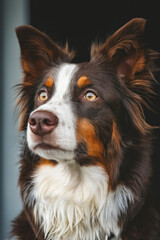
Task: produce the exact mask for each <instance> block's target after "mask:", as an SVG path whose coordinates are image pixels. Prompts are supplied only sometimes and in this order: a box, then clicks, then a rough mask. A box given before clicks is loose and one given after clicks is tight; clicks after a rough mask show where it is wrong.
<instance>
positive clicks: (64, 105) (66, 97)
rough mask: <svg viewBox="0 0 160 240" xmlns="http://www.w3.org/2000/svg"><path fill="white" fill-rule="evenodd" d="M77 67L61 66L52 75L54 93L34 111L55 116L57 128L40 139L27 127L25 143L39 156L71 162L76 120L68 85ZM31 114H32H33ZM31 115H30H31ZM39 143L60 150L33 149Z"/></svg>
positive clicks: (74, 143) (74, 145) (73, 65)
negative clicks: (45, 112) (47, 112)
mask: <svg viewBox="0 0 160 240" xmlns="http://www.w3.org/2000/svg"><path fill="white" fill-rule="evenodd" d="M77 69H78V67H77V65H75V64H63V65H61V66H60V67H59V68H57V69H56V71H55V73H54V83H55V91H54V93H53V96H52V97H51V99H50V100H49V101H48V102H47V103H45V104H43V105H41V106H40V107H38V108H37V109H35V110H34V111H33V112H35V111H39V110H44V111H49V112H52V113H53V114H55V115H56V116H57V117H58V119H59V121H58V125H57V127H56V128H55V129H54V130H53V131H52V132H51V133H50V134H46V135H44V136H43V138H40V137H38V136H36V135H34V134H33V133H32V132H31V130H30V127H29V125H28V128H27V142H28V146H29V148H30V149H31V150H32V151H33V152H35V153H37V154H38V155H39V156H41V157H44V158H47V159H55V160H72V159H73V158H74V150H75V148H76V118H75V116H74V113H73V110H72V105H71V101H70V84H71V80H72V79H73V76H74V73H75V72H76V71H77ZM33 112H32V113H33ZM32 113H31V114H32ZM41 141H43V143H47V144H50V145H52V146H53V147H57V146H58V147H59V148H60V149H49V150H44V149H41V148H35V147H36V146H37V144H39V143H40V142H41Z"/></svg>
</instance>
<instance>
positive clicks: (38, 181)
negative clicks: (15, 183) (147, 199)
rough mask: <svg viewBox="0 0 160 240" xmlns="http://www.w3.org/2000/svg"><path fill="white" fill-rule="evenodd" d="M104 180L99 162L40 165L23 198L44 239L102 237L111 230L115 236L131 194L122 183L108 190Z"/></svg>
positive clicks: (94, 239)
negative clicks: (41, 229)
mask: <svg viewBox="0 0 160 240" xmlns="http://www.w3.org/2000/svg"><path fill="white" fill-rule="evenodd" d="M107 183H108V178H107V175H106V172H105V171H104V169H103V168H102V167H100V166H83V167H81V166H80V165H78V164H77V163H76V162H75V163H60V164H58V165H56V166H51V165H41V166H40V167H39V168H38V169H37V170H36V172H35V174H34V175H33V186H34V187H33V189H32V191H31V192H30V194H29V195H28V196H27V198H26V201H27V203H28V204H29V205H32V207H33V208H34V218H35V221H36V222H39V224H40V225H41V227H42V228H43V230H44V233H45V238H46V239H47V240H52V239H56V240H62V239H65V240H75V239H76V240H82V239H83V240H102V239H103V240H104V239H108V236H110V233H111V232H112V233H114V234H115V236H116V239H117V240H118V239H119V236H120V233H121V229H120V228H119V226H118V217H119V215H120V214H121V213H125V212H126V211H127V208H128V203H129V202H132V201H133V199H134V198H133V194H132V193H131V191H130V190H129V189H127V187H125V186H122V185H120V186H118V187H117V189H116V190H115V191H114V192H109V191H108V184H107ZM34 202H35V204H34Z"/></svg>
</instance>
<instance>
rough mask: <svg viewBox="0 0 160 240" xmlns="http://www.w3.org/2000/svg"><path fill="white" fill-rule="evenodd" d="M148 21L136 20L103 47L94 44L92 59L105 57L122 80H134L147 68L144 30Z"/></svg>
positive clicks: (115, 34) (110, 38) (111, 37)
mask: <svg viewBox="0 0 160 240" xmlns="http://www.w3.org/2000/svg"><path fill="white" fill-rule="evenodd" d="M145 23H146V21H145V20H144V19H142V18H134V19H132V20H131V21H129V22H128V23H126V24H125V25H124V26H123V27H121V28H120V29H119V30H117V31H116V32H115V33H114V34H113V35H111V36H110V37H109V38H108V39H107V40H106V42H105V43H104V44H103V45H101V46H96V45H94V44H93V46H92V48H91V58H92V59H94V58H97V57H103V59H104V60H105V61H107V63H108V64H111V66H112V67H113V66H114V67H115V68H116V70H117V74H118V76H119V77H120V78H122V79H125V80H128V79H132V78H133V77H134V75H135V74H136V73H137V72H141V71H143V69H144V67H145V62H146V59H145V53H144V51H145V45H144V30H145Z"/></svg>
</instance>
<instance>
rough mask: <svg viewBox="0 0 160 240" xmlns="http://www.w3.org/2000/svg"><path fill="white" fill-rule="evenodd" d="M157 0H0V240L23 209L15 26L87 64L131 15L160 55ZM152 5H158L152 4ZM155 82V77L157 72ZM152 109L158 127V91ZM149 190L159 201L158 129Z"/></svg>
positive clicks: (150, 115)
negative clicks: (27, 27)
mask: <svg viewBox="0 0 160 240" xmlns="http://www.w3.org/2000/svg"><path fill="white" fill-rule="evenodd" d="M157 2H158V1H154V0H152V1H137V0H134V1H123V0H122V1H119V0H117V1H114V0H110V1H109V0H105V1H97V0H95V1H92V2H91V3H90V2H86V1H84V2H83V1H73V3H71V1H69V0H68V1H62V0H59V1H54V0H45V1H44V0H30V1H29V0H0V215H1V217H0V240H5V239H8V233H9V231H10V224H11V221H12V220H13V219H14V218H15V217H16V216H17V215H18V213H19V212H20V210H21V208H22V203H21V199H20V194H19V188H18V185H17V181H18V161H19V152H20V146H19V142H20V133H19V132H18V121H17V113H18V111H17V109H16V108H15V106H16V89H15V88H14V85H15V84H17V83H20V82H21V78H22V71H21V67H20V50H19V46H18V41H17V39H16V35H15V27H17V26H19V25H23V24H31V25H33V26H35V27H37V28H38V29H39V30H41V31H43V32H45V33H47V34H48V35H49V36H50V37H51V38H52V39H53V40H54V41H56V42H57V43H59V44H61V45H64V44H65V42H66V41H68V43H69V46H70V48H73V49H75V50H76V58H75V62H81V61H87V60H89V54H90V45H91V43H92V42H93V41H97V40H99V41H104V40H105V39H106V37H107V36H108V35H109V34H112V33H113V32H114V31H115V30H116V29H118V28H119V27H121V26H122V25H123V24H125V23H126V22H127V21H129V20H130V19H132V18H133V17H143V18H145V19H147V25H146V33H145V34H146V39H147V42H148V45H149V47H150V48H152V49H154V50H156V51H158V52H160V13H159V11H158V9H159V5H158V3H157ZM156 3H157V5H156ZM157 80H158V81H159V83H160V76H159V74H157ZM155 90H156V92H157V93H158V95H157V97H156V99H155V101H154V108H155V110H156V111H157V113H147V119H148V121H149V123H151V124H153V125H160V97H159V96H160V87H159V85H158V84H157V86H156V88H155ZM153 150H154V153H153V159H154V163H153V166H154V171H153V179H152V184H153V189H154V192H155V195H156V196H157V198H160V187H159V186H160V174H159V171H160V131H159V130H156V131H155V140H154V149H153Z"/></svg>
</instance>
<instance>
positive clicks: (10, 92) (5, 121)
mask: <svg viewBox="0 0 160 240" xmlns="http://www.w3.org/2000/svg"><path fill="white" fill-rule="evenodd" d="M28 3H29V1H27V0H14V1H11V0H1V3H0V5H1V6H0V9H1V14H2V15H1V23H0V24H1V25H0V30H1V41H0V44H1V46H0V49H1V54H0V63H1V64H0V65H1V68H0V70H1V71H0V91H1V92H0V95H1V104H0V106H1V112H0V113H1V123H0V137H1V144H0V148H1V149H0V154H1V158H0V164H1V165H0V166H1V167H0V171H1V179H0V180H1V181H0V184H1V185H0V187H1V194H0V195H1V224H0V226H1V235H0V239H8V232H9V229H10V223H11V220H12V219H13V218H14V217H15V216H16V215H17V214H18V213H19V212H20V210H21V200H20V195H19V189H18V186H17V179H18V164H17V162H18V159H19V147H18V146H19V134H18V124H17V122H16V120H17V111H15V105H16V104H15V102H16V89H15V88H13V86H14V85H15V84H17V83H19V82H20V80H21V77H22V73H21V68H20V61H19V56H20V50H19V46H18V41H17V38H16V34H15V27H17V26H19V25H22V24H27V23H28V8H29V6H28Z"/></svg>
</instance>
